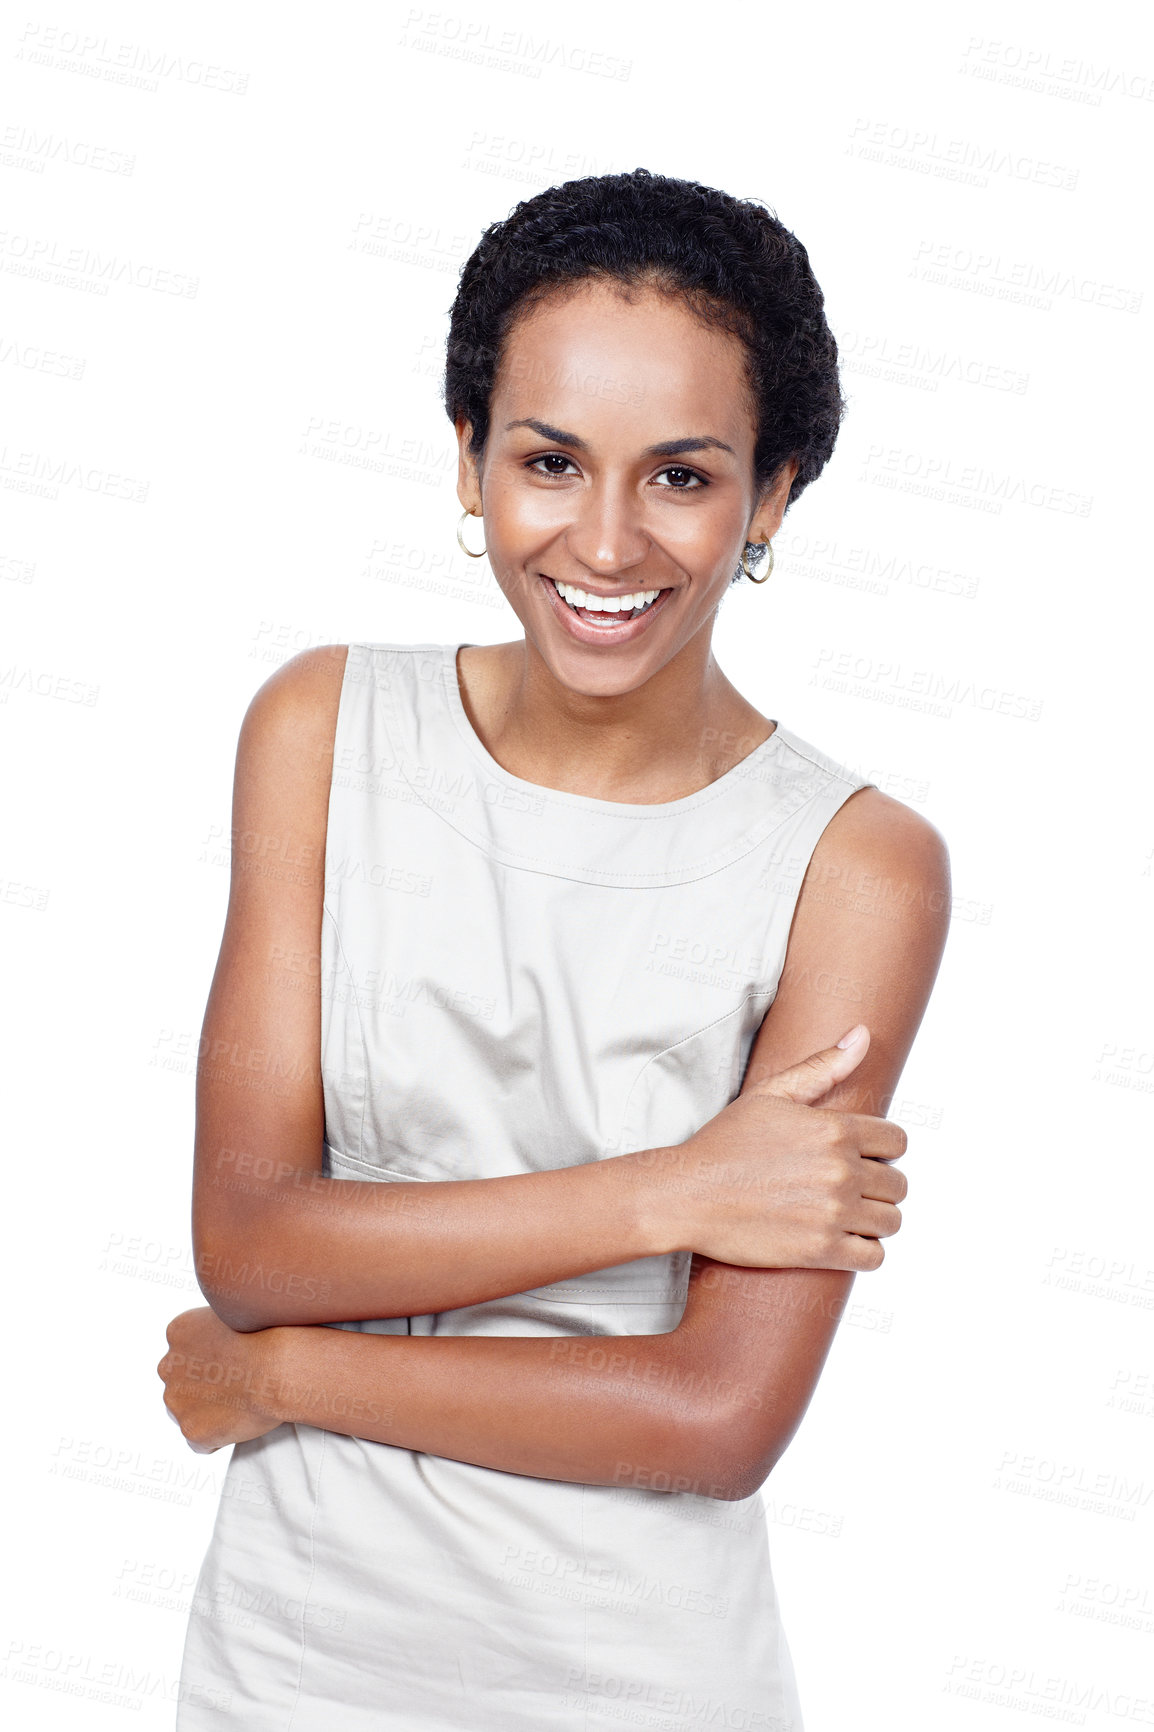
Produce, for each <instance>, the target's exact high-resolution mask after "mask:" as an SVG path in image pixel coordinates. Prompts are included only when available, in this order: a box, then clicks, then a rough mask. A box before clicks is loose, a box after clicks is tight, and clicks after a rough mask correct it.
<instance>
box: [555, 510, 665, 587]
mask: <svg viewBox="0 0 1154 1732" xmlns="http://www.w3.org/2000/svg"><path fill="white" fill-rule="evenodd" d="M641 518H642V506H641V504H640V502H639V501H638V500H637V499H636V498H634V497H633V496H632V495H631V493H627V492H626V490H624V489H620V488H613V489H610V488H602V487H591V488H590V489H589V491H588V492H587V493H586V494H584V496H583V497H582V498H581V499H580V500H579V501H578V503H577V506H576V509H575V512H574V517H573V521H572V523H571V524H570V526H569V529H568V531H567V532H566V536H565V541H566V545H567V546H568V549H569V552H570V553H571V554H572V555H573V558H574V559H575V560H577V561H578V562H579V564H581V565H583V566H584V567H585V569H586V571H587V572H588V573H589V575H590V576H591V577H599V578H601V579H602V581H603V582H606V583H610V582H612V581H613V579H614V578H615V577H616V576H617V575H618V574H619V573H620V574H624V573H625V572H628V571H632V570H633V569H634V568H635V567H636V566H638V565H640V564H641V563H642V561H643V560H644V559H645V556H646V554H647V553H648V552H649V545H650V543H649V537H648V535H647V534H646V533H645V530H644V528H643V527H642V523H641Z"/></svg>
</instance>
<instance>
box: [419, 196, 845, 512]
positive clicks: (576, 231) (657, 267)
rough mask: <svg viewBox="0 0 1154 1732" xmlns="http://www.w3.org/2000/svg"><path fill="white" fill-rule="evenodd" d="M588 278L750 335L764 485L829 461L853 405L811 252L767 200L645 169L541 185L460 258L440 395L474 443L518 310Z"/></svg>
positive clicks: (759, 482) (806, 476)
mask: <svg viewBox="0 0 1154 1732" xmlns="http://www.w3.org/2000/svg"><path fill="white" fill-rule="evenodd" d="M586 278H595V279H601V280H611V281H617V282H620V283H624V284H627V285H630V286H632V285H637V284H651V285H652V286H653V287H655V288H657V289H659V290H661V291H662V292H664V293H668V294H672V295H676V296H677V297H679V298H680V299H681V300H682V301H683V302H684V304H685V305H687V306H688V307H689V309H690V310H691V311H692V312H693V313H695V314H696V315H697V316H698V317H699V318H700V319H702V320H703V322H705V323H707V324H709V325H712V326H714V327H717V328H720V329H723V330H726V331H729V332H731V333H732V334H733V335H735V336H737V337H739V338H740V339H741V340H742V342H743V343H744V344H745V346H746V353H747V357H748V363H747V370H746V371H747V379H748V382H749V387H750V393H751V397H752V401H753V403H754V405H755V406H756V410H757V414H756V421H757V439H756V442H755V445H754V455H753V468H754V476H753V479H754V487H755V490H756V491H757V492H758V493H759V494H760V493H761V492H762V491H763V490H764V489H765V488H766V487H767V486H769V485H770V484H772V482H773V481H774V480H775V479H776V477H777V476H778V475H779V473H780V472H781V469H782V467H783V466H784V465H785V464H786V463H788V462H789V460H790V458H791V457H796V459H797V461H798V471H797V475H796V476H795V478H794V481H793V485H792V486H791V488H790V490H789V499H788V502H787V505H792V504H793V502H794V500H795V499H796V498H797V497H798V495H799V494H800V493H801V492H802V490H803V489H804V488H806V487H808V486H809V484H810V482H811V481H814V480H816V478H817V477H818V476H819V475H820V474H821V472H822V470H823V469H824V468H825V465H826V464H827V463H828V461H829V459H830V455H831V454H832V452H833V448H834V443H835V441H836V439H837V435H838V428H839V427H840V425H841V420H842V417H843V415H844V413H845V401H844V399H843V397H842V394H841V388H840V384H839V381H838V368H837V343H836V342H835V340H834V336H833V332H832V331H831V330H830V328H829V325H828V324H827V323H826V317H825V297H824V296H823V294H822V292H821V289H820V288H819V287H818V284H817V281H816V279H815V277H814V274H813V271H812V269H811V268H810V262H809V254H808V253H807V252H806V250H805V248H804V247H803V246H802V244H801V242H800V241H799V240H798V239H797V237H796V235H794V234H791V232H790V231H789V229H787V228H786V227H785V225H784V223H782V222H780V221H779V220H778V218H777V216H776V215H775V214H774V213H773V212H772V211H770V210H769V209H768V208H767V207H766V206H765V205H763V204H761V203H759V202H757V201H755V200H753V199H738V198H734V197H733V196H732V195H731V194H729V193H725V192H719V191H717V189H716V188H714V187H708V186H702V185H700V183H699V182H697V181H692V180H676V179H674V178H673V177H672V176H669V175H664V174H652V173H651V172H650V171H649V170H648V169H645V168H635V169H634V170H633V171H632V173H631V174H602V175H589V176H586V177H585V178H584V179H581V180H568V181H565V182H564V183H563V184H562V185H560V186H553V187H548V188H546V189H545V190H544V191H543V192H539V193H536V194H534V196H533V197H532V198H529V199H525V200H523V201H522V202H521V203H520V204H519V205H517V206H516V207H515V209H514V210H513V211H512V212H511V213H510V215H509V216H508V217H507V218H506V219H505V221H504V222H495V223H491V224H490V225H489V227H488V228H487V229H486V230H485V232H484V234H483V235H482V236H481V239H480V241H479V242H478V244H477V246H476V247H475V249H474V250H473V252H472V253H471V254H470V256H469V258H468V259H467V260H466V261H465V264H464V265H463V266H462V267H461V274H460V279H459V283H458V288H457V294H456V298H455V300H454V302H453V305H452V307H451V309H450V318H449V338H448V344H447V348H446V356H445V379H444V393H443V395H444V404H445V408H446V411H447V412H448V415H449V418H450V420H451V421H453V422H454V423H456V422H457V421H458V420H462V419H463V420H465V421H468V422H469V423H470V425H471V427H472V436H471V439H470V445H469V449H470V451H471V453H472V454H473V456H474V457H477V458H480V457H481V456H482V455H483V453H484V449H485V443H486V441H487V439H488V435H489V405H490V402H491V400H492V394H493V387H494V384H495V382H496V378H497V371H498V368H499V366H500V362H501V356H502V347H503V344H504V342H505V339H506V338H507V336H508V334H509V331H510V330H511V328H512V326H513V324H514V322H515V321H516V319H517V318H518V317H519V316H520V315H521V314H522V313H524V312H526V311H527V310H528V308H529V307H531V306H534V305H536V304H537V303H538V302H540V301H542V300H544V299H545V298H546V297H547V296H548V295H549V293H550V292H551V291H552V290H553V289H555V288H557V287H559V286H561V285H564V284H570V283H576V282H578V281H580V280H582V279H586Z"/></svg>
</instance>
